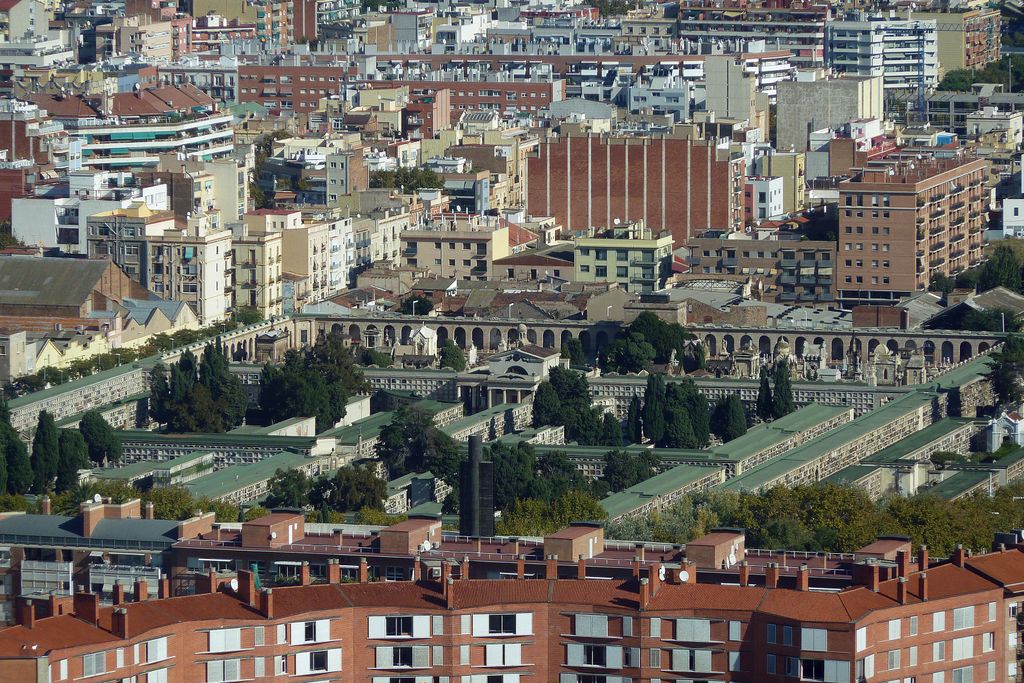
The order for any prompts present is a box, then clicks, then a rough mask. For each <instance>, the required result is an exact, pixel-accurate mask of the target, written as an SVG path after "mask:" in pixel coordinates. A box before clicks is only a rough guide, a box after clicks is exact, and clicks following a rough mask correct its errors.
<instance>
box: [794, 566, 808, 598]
mask: <svg viewBox="0 0 1024 683" xmlns="http://www.w3.org/2000/svg"><path fill="white" fill-rule="evenodd" d="M796 589H797V590H798V591H805V592H806V591H809V590H810V589H811V571H810V569H808V568H807V565H806V564H802V565H800V568H799V569H798V570H797V571H796Z"/></svg>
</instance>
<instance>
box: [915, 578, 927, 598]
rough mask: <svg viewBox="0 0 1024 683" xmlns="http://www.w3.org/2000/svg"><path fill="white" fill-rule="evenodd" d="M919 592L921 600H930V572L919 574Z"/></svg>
mask: <svg viewBox="0 0 1024 683" xmlns="http://www.w3.org/2000/svg"><path fill="white" fill-rule="evenodd" d="M917 594H918V595H919V596H920V597H921V602H927V601H928V572H921V573H920V574H918V575H917Z"/></svg>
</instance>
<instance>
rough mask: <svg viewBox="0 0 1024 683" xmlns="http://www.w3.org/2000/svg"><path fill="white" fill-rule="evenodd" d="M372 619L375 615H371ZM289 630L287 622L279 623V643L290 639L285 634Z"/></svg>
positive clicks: (281, 643)
mask: <svg viewBox="0 0 1024 683" xmlns="http://www.w3.org/2000/svg"><path fill="white" fill-rule="evenodd" d="M370 618H371V619H372V618H373V617H370ZM287 632H288V627H287V626H286V625H285V624H278V625H277V644H278V645H283V644H284V643H286V642H287V641H288V636H287V635H285V634H286V633H287Z"/></svg>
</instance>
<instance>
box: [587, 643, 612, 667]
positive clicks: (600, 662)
mask: <svg viewBox="0 0 1024 683" xmlns="http://www.w3.org/2000/svg"><path fill="white" fill-rule="evenodd" d="M607 663H608V659H607V656H606V652H605V647H604V645H584V646H583V665H584V666H601V667H603V666H605V665H606V664H607Z"/></svg>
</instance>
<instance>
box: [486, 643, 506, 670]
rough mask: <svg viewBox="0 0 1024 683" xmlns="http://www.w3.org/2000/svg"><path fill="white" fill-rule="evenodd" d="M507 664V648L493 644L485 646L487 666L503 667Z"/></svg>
mask: <svg viewBox="0 0 1024 683" xmlns="http://www.w3.org/2000/svg"><path fill="white" fill-rule="evenodd" d="M504 663H505V646H504V645H501V644H491V645H485V646H484V664H486V665H487V666H501V665H502V664H504Z"/></svg>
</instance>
